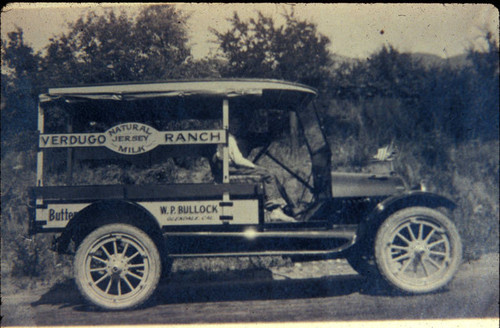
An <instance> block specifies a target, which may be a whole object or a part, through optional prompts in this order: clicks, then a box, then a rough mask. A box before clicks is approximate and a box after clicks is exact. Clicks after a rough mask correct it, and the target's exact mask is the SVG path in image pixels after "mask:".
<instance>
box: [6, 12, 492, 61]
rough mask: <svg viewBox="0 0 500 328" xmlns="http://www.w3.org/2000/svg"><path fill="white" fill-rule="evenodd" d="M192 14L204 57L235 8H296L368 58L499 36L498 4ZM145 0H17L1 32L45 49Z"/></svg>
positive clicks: (337, 46) (440, 52)
mask: <svg viewBox="0 0 500 328" xmlns="http://www.w3.org/2000/svg"><path fill="white" fill-rule="evenodd" d="M175 5H176V6H177V7H178V8H180V9H182V10H183V11H185V12H186V13H189V14H190V19H189V20H188V28H189V33H190V37H191V40H192V41H191V46H192V53H193V56H194V57H195V58H202V57H204V56H207V55H209V54H212V53H214V52H215V51H216V46H215V44H214V43H213V41H215V37H214V35H213V34H212V33H211V32H210V28H215V29H216V30H218V31H226V30H228V29H229V26H230V25H229V23H228V21H227V19H228V18H229V17H231V16H232V14H233V12H234V11H237V12H238V15H239V16H240V18H242V19H244V20H246V19H248V18H250V17H256V13H257V11H262V12H263V13H264V14H266V15H272V16H273V17H274V18H275V22H276V24H278V25H280V24H282V23H283V18H282V15H281V14H282V13H284V12H285V11H290V10H291V8H292V7H293V10H294V13H295V15H296V16H297V17H298V18H301V19H307V20H308V21H311V22H314V23H315V24H316V25H317V29H318V31H319V32H320V33H322V34H323V35H325V36H327V37H328V38H329V39H330V41H331V44H330V48H329V49H330V51H331V52H332V53H334V54H337V55H341V56H346V57H352V58H366V57H368V56H370V55H371V54H373V53H374V52H376V51H378V50H380V49H381V47H382V46H383V45H392V46H394V47H395V48H396V49H397V50H399V51H400V52H421V53H429V54H434V55H437V56H440V57H442V58H449V57H453V56H456V55H460V54H463V53H465V52H466V51H467V49H469V48H471V47H474V48H475V49H478V50H484V49H485V47H486V43H485V42H484V35H485V34H486V32H487V31H491V32H493V35H494V36H495V38H496V40H497V42H498V32H499V22H498V21H499V19H498V17H499V15H498V10H497V9H496V8H495V7H494V6H493V5H489V4H446V5H443V4H320V3H307V4H305V3H296V4H284V3H254V4H252V3H250V4H248V3H244V4H243V3H240V4H234V3H231V4H222V3H219V4H215V3H196V4H193V3H176V4H175ZM141 6H144V3H141V4H132V3H122V4H117V3H101V4H99V5H96V4H90V3H87V4H85V3H74V4H63V3H52V4H50V3H49V4H43V3H32V4H29V3H13V4H10V5H9V6H7V7H4V8H2V16H1V36H2V39H3V40H6V39H7V33H8V32H11V31H13V30H15V29H16V26H18V27H20V28H22V29H23V31H24V38H25V41H26V42H27V43H28V44H29V45H30V46H31V47H33V48H34V49H35V50H43V48H44V47H45V46H46V45H48V43H49V39H50V38H52V37H56V36H58V35H60V34H61V33H62V32H65V31H67V23H68V22H74V21H76V20H77V19H78V18H80V17H81V16H84V15H86V14H87V13H88V12H89V11H91V10H93V11H95V12H97V13H103V12H104V10H106V9H109V8H115V9H117V10H118V11H120V10H125V11H126V12H128V13H130V14H134V13H137V12H138V11H139V10H140V8H141Z"/></svg>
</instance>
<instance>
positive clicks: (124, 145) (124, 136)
mask: <svg viewBox="0 0 500 328" xmlns="http://www.w3.org/2000/svg"><path fill="white" fill-rule="evenodd" d="M104 135H105V136H106V147H108V148H109V149H111V150H113V151H115V152H117V153H120V154H124V155H136V154H142V153H145V152H148V151H150V150H152V149H154V148H155V147H156V146H158V139H159V138H158V136H159V132H158V131H157V130H155V129H154V128H152V127H150V126H149V125H146V124H142V123H124V124H120V125H116V126H114V127H112V128H111V129H109V130H108V131H106V132H105V133H104Z"/></svg>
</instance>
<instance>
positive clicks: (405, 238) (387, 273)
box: [375, 207, 462, 293]
mask: <svg viewBox="0 0 500 328" xmlns="http://www.w3.org/2000/svg"><path fill="white" fill-rule="evenodd" d="M461 257H462V243H461V241H460V236H459V234H458V231H457V229H456V227H455V225H454V224H453V222H452V221H451V220H450V219H449V218H448V217H447V216H446V215H444V214H443V213H441V212H439V211H437V210H434V209H431V208H426V207H409V208H405V209H402V210H400V211H397V212H395V213H394V214H392V215H391V216H389V217H388V218H387V219H386V220H385V221H384V222H383V223H382V225H381V226H380V228H379V230H378V232H377V235H376V237H375V261H376V263H377V269H378V271H379V273H380V274H381V276H382V277H383V278H384V280H385V281H386V282H388V283H389V284H390V285H391V286H392V287H395V288H396V289H399V290H401V291H404V292H409V293H426V292H431V291H435V290H438V289H440V288H442V287H444V286H445V285H446V284H448V283H449V282H450V281H451V280H452V278H453V276H454V275H455V273H456V272H457V269H458V266H459V265H460V262H461Z"/></svg>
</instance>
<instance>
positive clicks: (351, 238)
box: [164, 229, 356, 258]
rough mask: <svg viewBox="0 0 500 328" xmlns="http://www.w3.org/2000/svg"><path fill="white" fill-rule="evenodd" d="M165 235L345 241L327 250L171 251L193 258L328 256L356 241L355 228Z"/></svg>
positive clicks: (180, 256) (181, 256)
mask: <svg viewBox="0 0 500 328" xmlns="http://www.w3.org/2000/svg"><path fill="white" fill-rule="evenodd" d="M164 235H165V236H198V237H202V236H203V237H243V238H247V239H255V238H306V239H307V238H309V239H325V238H332V239H345V240H346V242H345V243H344V244H343V245H341V246H339V247H336V248H332V249H327V250H294V251H290V250H283V251H280V250H276V251H252V252H245V251H242V252H222V253H189V254H176V253H171V254H169V257H171V258H193V257H234V256H294V255H304V256H328V255H333V254H338V253H339V252H342V251H344V250H346V249H347V248H349V247H351V246H352V245H354V243H355V242H356V230H353V229H352V230H351V229H346V230H338V231H332V230H329V231H262V232H259V231H255V230H250V232H249V231H248V230H247V231H244V232H169V233H165V234H164Z"/></svg>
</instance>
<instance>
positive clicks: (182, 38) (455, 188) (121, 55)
mask: <svg viewBox="0 0 500 328" xmlns="http://www.w3.org/2000/svg"><path fill="white" fill-rule="evenodd" d="M187 19H188V16H187V15H186V14H184V13H183V12H181V11H179V10H178V9H176V8H175V6H170V5H167V6H151V7H145V8H144V9H143V10H142V11H141V12H140V13H139V14H138V15H137V16H135V17H129V16H127V15H126V14H123V13H120V14H117V13H115V12H113V11H109V12H107V13H106V14H103V15H97V14H94V13H92V14H89V15H88V16H86V17H82V18H80V19H79V20H77V21H76V22H73V23H71V24H70V31H69V32H67V33H65V34H61V35H59V36H56V37H54V38H53V39H51V40H50V42H49V44H48V45H47V47H46V49H45V50H46V51H44V52H36V53H35V52H34V51H33V49H32V48H31V47H30V45H29V44H26V43H25V41H24V39H23V31H22V30H21V29H18V30H17V31H15V32H12V33H10V34H9V35H8V39H7V40H2V84H1V92H2V96H1V99H2V103H1V115H2V131H1V135H2V138H1V143H2V144H1V145H2V149H1V160H2V161H1V168H2V181H1V184H2V199H1V201H2V226H1V231H2V276H3V277H6V275H8V276H13V277H16V280H15V281H16V284H17V285H18V286H19V287H25V286H29V285H32V284H40V283H41V284H44V283H46V284H50V283H54V282H55V281H57V280H59V279H63V278H67V277H68V276H70V275H71V273H70V271H71V266H70V263H71V261H70V259H68V258H66V257H65V256H59V255H56V254H54V253H52V252H50V251H49V250H48V249H49V246H50V239H51V236H35V237H33V236H28V235H27V228H28V214H27V211H26V207H25V205H26V204H27V201H28V188H29V187H31V186H33V185H34V182H35V159H36V155H35V154H36V147H37V132H36V129H37V128H36V118H37V115H36V113H37V105H36V100H37V95H38V94H39V93H42V92H44V91H45V90H46V88H47V87H48V86H58V85H68V84H82V83H97V82H121V81H147V80H164V79H176V78H204V77H261V78H276V79H285V80H289V81H295V82H302V83H306V84H309V85H312V86H314V87H316V88H318V90H319V92H320V96H319V99H318V100H319V101H318V103H319V110H320V112H321V115H322V117H323V125H324V127H325V129H326V131H327V135H328V139H329V141H330V143H331V146H332V153H333V157H332V162H333V166H334V169H336V170H339V171H361V170H363V167H364V166H365V165H366V164H367V162H368V160H369V159H370V157H371V156H372V155H374V153H375V152H376V149H377V148H378V147H381V146H383V145H385V144H388V143H390V142H391V141H392V142H393V143H394V144H395V145H396V146H397V148H398V151H399V156H398V158H397V160H396V161H395V163H394V164H395V167H396V170H397V171H398V172H399V173H401V174H402V175H403V176H405V177H406V178H407V179H408V180H409V182H410V183H411V184H415V183H418V182H420V181H421V180H425V181H427V184H428V185H429V187H430V190H431V191H434V192H437V193H440V194H443V195H446V196H449V197H450V198H452V199H454V200H455V201H456V202H457V203H458V205H459V208H458V210H457V211H456V212H455V220H456V222H457V225H458V227H459V230H460V232H461V235H462V237H463V240H464V245H465V256H466V259H474V258H477V257H479V256H480V255H481V254H483V253H486V252H498V237H499V230H498V226H499V224H498V222H499V208H498V199H499V191H498V190H499V189H498V186H499V142H498V137H499V136H498V132H499V126H498V115H499V114H498V108H499V104H498V101H499V97H498V96H499V95H498V90H499V63H498V44H496V43H495V42H494V41H493V37H492V35H490V34H485V35H484V38H485V40H486V41H487V45H488V47H487V48H486V49H483V51H477V50H473V49H470V50H469V51H468V52H467V54H465V55H463V56H459V57H455V58H450V59H447V60H443V59H440V58H437V57H435V56H431V55H425V54H407V53H401V52H399V51H398V50H397V49H395V48H394V47H392V46H390V45H388V46H384V47H382V48H381V49H380V50H379V51H377V52H375V53H373V54H372V55H371V56H369V57H368V58H366V59H365V60H352V59H348V58H342V57H339V56H336V55H335V54H332V53H330V51H329V50H328V46H329V44H330V43H331V42H335V40H329V39H328V38H327V37H325V36H323V35H321V34H320V33H318V31H317V29H316V26H315V25H314V24H313V23H311V22H308V21H303V20H300V19H298V18H297V17H295V16H294V15H293V12H288V13H285V23H284V24H283V25H277V24H276V23H275V21H274V19H273V18H272V17H267V16H265V15H263V14H261V13H258V14H257V15H256V17H255V18H252V19H250V20H247V21H244V20H242V19H240V18H239V16H238V15H237V13H235V14H234V16H233V17H232V18H230V22H231V28H230V29H229V30H227V31H218V30H215V29H214V30H213V33H214V35H215V36H216V38H217V40H218V44H219V47H220V48H219V53H218V54H216V55H214V56H213V57H210V58H204V59H201V60H195V59H194V58H193V57H192V55H191V51H190V48H189V46H188V41H189V38H188V33H187ZM56 119H57V118H56ZM288 139H289V138H286V137H285V138H284V139H283V140H281V141H278V142H277V145H275V146H274V149H278V153H277V156H278V157H281V158H282V159H284V160H286V161H287V162H291V166H292V167H294V168H296V169H298V170H301V169H303V168H304V163H302V162H301V161H300V160H297V158H302V157H301V156H295V157H294V156H292V154H291V153H290V151H289V149H290V143H289V142H288ZM299 151H304V148H301V149H300V150H299ZM193 168H194V169H197V170H198V171H200V172H203V170H204V169H207V168H206V165H205V164H204V163H202V162H199V161H191V162H188V163H187V164H186V162H181V163H179V162H175V161H171V162H168V163H165V164H164V165H162V166H158V167H153V168H151V169H150V170H149V171H147V172H141V174H138V173H135V176H134V173H132V179H135V180H137V181H138V182H140V181H146V180H147V179H149V178H151V179H157V180H158V181H159V182H172V181H180V182H182V181H185V179H186V177H188V176H189V170H190V169H193ZM75 174H76V177H75V179H76V180H77V181H78V179H80V181H83V180H85V182H88V183H96V182H101V183H102V181H104V182H106V183H123V182H124V180H123V179H131V177H130V174H129V176H127V175H125V174H124V173H123V168H122V167H119V166H116V165H111V166H108V167H104V168H99V169H92V170H90V169H84V170H82V172H79V173H78V172H77V173H75ZM280 176H282V177H284V179H285V180H287V183H288V184H289V185H288V186H290V187H292V188H293V187H294V186H295V185H294V184H293V182H291V181H288V180H289V179H287V178H286V174H283V173H282V174H280ZM124 177H125V178H124ZM54 179H56V180H57V177H55V178H54ZM141 179H142V180H141ZM199 179H200V180H203V181H205V180H204V179H207V177H206V176H205V175H204V174H203V173H200V176H199ZM231 261H234V260H231ZM247 262H248V261H247V260H244V259H243V260H241V261H240V262H238V263H236V264H234V263H232V262H231V263H232V264H230V265H227V267H228V268H233V267H237V268H240V267H245V265H246V264H245V263H247ZM264 262H265V261H264ZM264 262H262V263H264ZM268 262H269V263H271V264H272V263H275V264H276V263H278V264H279V263H281V264H282V262H280V261H279V260H272V261H268ZM200 263H202V262H200ZM200 263H198V264H196V263H193V264H192V265H193V268H199V267H200V266H201V267H203V268H204V269H206V270H209V268H208V267H207V264H206V263H205V262H203V264H200ZM211 263H215V264H213V265H215V266H220V265H222V266H224V265H226V264H224V263H222V264H221V263H218V262H211ZM266 263H267V262H266ZM269 263H268V264H269ZM271 264H269V265H271ZM184 265H185V263H184ZM187 267H189V264H188V265H187ZM214 270H215V271H217V270H218V269H214ZM34 278H36V279H34Z"/></svg>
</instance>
